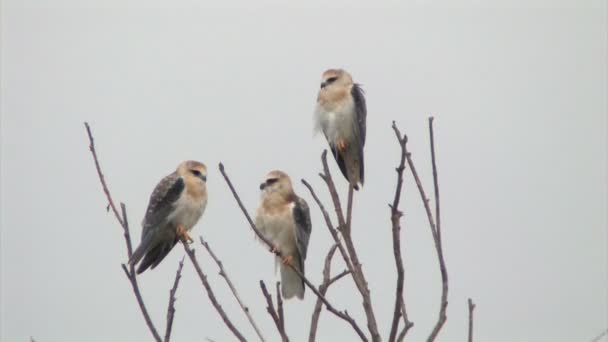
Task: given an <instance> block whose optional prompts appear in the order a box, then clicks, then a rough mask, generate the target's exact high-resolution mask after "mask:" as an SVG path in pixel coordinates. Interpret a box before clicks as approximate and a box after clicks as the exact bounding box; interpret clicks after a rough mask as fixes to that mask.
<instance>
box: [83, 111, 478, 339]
mask: <svg viewBox="0 0 608 342" xmlns="http://www.w3.org/2000/svg"><path fill="white" fill-rule="evenodd" d="M428 124H429V138H430V153H431V163H432V172H433V190H434V191H433V194H434V207H435V208H434V211H433V210H432V209H431V203H430V202H431V200H430V199H429V198H428V197H427V195H426V192H425V189H424V186H423V184H422V182H421V180H420V177H419V175H418V173H417V171H416V167H415V164H414V162H413V159H412V155H411V153H410V152H409V150H408V147H407V144H408V138H407V135H405V134H402V133H401V132H400V130H399V129H398V127H397V125H396V123H395V122H393V125H392V130H393V132H394V133H395V136H396V138H397V142H398V144H399V146H400V150H401V152H400V156H399V157H400V158H399V164H398V166H397V167H396V169H395V170H396V177H397V179H396V185H395V194H394V197H393V199H392V202H391V203H390V204H389V209H390V211H389V218H390V222H391V225H390V228H391V229H390V233H391V236H392V242H393V254H394V260H395V267H396V274H397V281H396V284H395V300H394V306H393V315H392V320H391V325H390V331H389V334H388V336H387V337H388V341H390V342H394V341H403V340H404V339H405V337H406V335H407V333H408V331H409V330H410V329H411V328H412V327H413V326H414V323H413V322H412V321H410V320H409V317H408V314H407V311H406V301H405V293H404V292H405V291H404V288H405V286H404V278H405V277H404V275H405V271H406V270H405V268H404V262H403V255H402V249H403V246H402V236H403V234H402V232H401V231H402V222H401V221H402V216H403V212H402V210H401V209H400V208H399V207H400V201H401V196H402V193H403V183H404V177H405V176H406V170H409V173H410V174H411V175H412V177H413V179H414V181H415V183H416V187H417V189H418V193H419V195H420V198H421V200H422V204H423V206H424V209H425V212H426V216H427V219H428V223H429V227H430V231H431V235H432V237H433V241H434V247H435V252H436V254H437V259H438V264H439V270H440V274H441V300H440V307H439V314H438V317H437V321H436V323H435V324H434V326H433V329H432V331H431V332H430V333H429V336H428V338H427V341H429V342H430V341H434V340H435V339H436V338H437V336H438V334H439V332H440V331H441V329H442V327H443V325H444V324H445V322H446V320H447V306H448V273H447V267H446V263H445V258H444V254H443V241H442V235H441V216H440V208H441V207H440V192H439V180H438V171H437V163H436V151H435V137H434V130H433V118H432V117H430V118H429V120H428ZM85 127H86V132H87V135H88V138H89V149H90V151H91V154H92V156H93V160H94V163H95V168H96V171H97V175H98V178H99V181H100V183H101V185H102V190H103V192H104V194H105V196H106V199H107V201H108V207H107V209H108V210H111V211H112V212H113V214H114V216H115V217H116V220H117V221H118V223H119V225H120V226H121V227H122V230H123V235H124V238H125V242H126V247H127V256H128V257H130V256H131V253H132V245H131V238H130V233H129V224H128V220H127V214H126V206H125V205H124V204H123V203H120V211H119V210H118V207H117V206H116V205H115V202H114V200H113V198H112V195H111V193H110V190H109V188H108V185H107V183H106V181H105V178H104V175H103V173H102V170H101V166H100V163H99V159H98V157H97V153H96V150H95V144H94V140H93V135H92V133H91V129H90V127H89V125H88V124H87V123H85ZM321 165H322V172H321V173H320V174H319V176H320V177H321V179H322V180H323V182H324V183H325V185H326V187H327V191H328V192H329V195H330V198H331V201H332V207H333V212H334V213H335V215H334V217H333V218H332V215H331V214H330V212H329V211H328V210H327V209H326V207H325V205H324V204H323V203H322V202H321V200H320V199H319V197H318V196H317V194H316V192H315V190H314V189H313V187H312V186H311V185H310V183H308V182H307V181H306V180H302V183H303V184H304V186H305V187H306V188H307V189H308V190H309V192H310V195H311V196H312V198H313V199H314V201H315V203H316V204H317V206H318V208H319V210H320V211H321V213H322V216H323V220H324V221H325V225H326V227H327V230H328V232H329V236H330V238H331V239H332V240H333V242H334V244H333V245H332V247H331V248H330V249H329V251H328V252H327V256H326V258H325V263H324V267H323V270H322V272H323V273H322V275H323V281H322V283H321V284H320V285H319V286H316V285H314V284H313V283H312V282H310V281H309V280H308V279H307V278H306V277H305V276H304V274H302V273H301V272H300V271H299V270H298V269H296V268H294V267H293V266H291V268H292V269H293V270H294V271H295V273H296V274H298V275H299V276H300V277H301V278H302V280H303V282H304V284H305V285H306V286H307V287H308V288H309V289H310V290H311V291H312V292H313V293H314V294H315V296H316V297H317V302H316V305H315V307H314V309H313V312H312V314H311V324H310V331H309V337H308V340H309V341H310V342H314V341H315V339H316V336H317V330H318V329H317V328H318V322H319V319H320V317H321V313H322V311H323V307H325V309H326V310H327V311H329V312H330V313H332V314H333V315H334V316H336V317H338V318H339V319H341V320H343V321H344V322H345V323H347V324H348V325H349V326H350V327H351V328H352V329H353V332H354V333H355V334H356V335H357V336H358V337H359V339H361V340H362V341H369V340H371V341H374V342H376V341H381V339H382V338H381V334H380V332H379V330H378V325H377V322H376V314H375V311H374V306H373V304H372V303H373V302H372V294H371V290H370V288H369V285H368V283H367V279H366V276H365V272H364V269H363V267H362V263H361V261H360V259H359V256H358V253H357V248H356V244H355V241H354V240H353V237H352V234H351V232H352V226H353V222H352V208H353V201H354V197H355V196H354V194H355V193H354V191H353V187H352V186H349V188H348V196H347V201H346V212H344V210H343V209H342V204H341V199H340V196H339V194H338V191H337V188H336V185H335V183H334V181H333V179H332V175H331V173H330V171H329V166H328V163H327V151H324V152H323V153H322V155H321ZM219 171H220V173H221V174H222V176H223V177H224V180H225V182H226V184H227V186H228V188H229V190H230V191H231V193H232V195H233V196H234V199H235V201H236V203H237V205H238V207H239V208H240V209H241V211H242V213H243V215H244V216H245V219H246V221H247V222H248V223H249V226H250V228H251V229H252V230H253V231H254V232H255V234H256V235H257V237H258V238H259V239H260V240H261V241H263V242H264V243H265V244H266V245H267V246H268V250H269V251H270V252H271V253H274V254H275V255H276V256H278V257H282V255H281V252H280V251H277V250H274V249H273V248H272V245H271V243H270V241H269V240H268V239H267V238H266V237H265V236H264V235H263V234H262V233H261V232H260V231H259V230H258V228H257V227H256V226H255V223H254V222H253V220H252V219H251V216H250V215H249V213H248V212H247V209H246V207H245V205H244V204H243V202H242V201H241V199H240V197H239V195H238V193H237V190H236V189H235V187H234V185H233V183H232V181H231V180H230V178H229V176H228V174H227V172H226V169H225V167H224V165H223V164H222V163H220V164H219ZM334 222H336V223H334ZM200 243H201V245H202V246H203V247H204V248H205V249H206V250H207V252H208V253H209V255H210V256H211V257H212V259H213V260H214V261H215V263H216V264H217V266H218V268H219V274H220V275H221V276H222V277H223V278H224V280H225V281H226V284H227V285H228V287H229V288H230V291H231V293H232V295H233V296H234V298H235V299H236V301H237V302H238V304H239V306H240V308H241V310H242V311H243V312H244V313H245V315H246V316H247V319H248V321H249V323H250V324H251V326H252V327H253V328H254V330H255V333H256V335H257V337H258V338H259V340H260V341H265V339H264V336H263V334H262V332H261V330H260V329H259V327H258V325H257V324H256V322H255V320H254V317H253V316H252V315H251V312H250V310H249V308H248V307H247V306H246V305H245V304H244V302H243V300H242V298H241V296H240V295H239V294H238V292H237V290H236V286H235V285H234V283H233V282H232V280H231V279H230V277H229V275H228V273H227V271H226V269H225V268H224V266H223V264H222V262H221V260H220V258H219V257H218V256H217V255H216V254H215V253H214V252H213V250H212V249H211V246H210V245H209V243H208V242H207V241H205V240H203V239H202V237H201V238H200ZM183 247H184V250H185V252H186V254H187V255H188V259H189V260H190V262H191V263H192V265H193V267H194V268H195V270H196V273H197V275H198V276H199V279H200V280H201V284H202V285H203V288H204V290H205V292H206V293H207V296H208V297H209V300H210V302H211V303H212V305H213V307H214V308H215V310H216V311H217V313H218V315H219V316H220V317H221V319H222V321H223V322H224V324H225V325H226V327H227V328H228V330H229V331H230V332H231V333H232V335H233V336H234V337H235V338H236V339H237V340H239V341H246V340H247V339H246V338H245V337H244V335H243V334H242V333H241V331H240V330H239V329H238V328H237V327H236V326H235V325H234V324H233V323H232V320H231V319H230V316H229V315H228V313H227V312H226V311H225V310H224V309H223V308H222V305H221V304H220V299H219V298H217V297H216V296H215V293H214V291H213V288H212V286H211V284H210V283H209V281H208V279H207V276H206V274H205V273H204V272H203V269H202V268H201V265H200V264H199V262H198V261H197V258H196V254H195V250H194V249H193V248H192V247H191V246H189V245H188V244H187V243H183ZM336 254H340V257H341V258H342V260H343V261H344V264H345V265H346V269H345V270H343V271H341V272H339V273H337V274H335V275H333V276H332V275H331V262H332V260H333V257H334V255H336ZM182 267H183V259H182V261H181V262H180V263H179V266H178V269H177V271H176V275H175V280H174V283H173V287H172V288H171V290H170V291H169V305H168V309H167V323H166V329H165V336H164V341H169V339H170V337H171V329H172V326H173V320H174V317H175V311H176V310H175V302H176V293H177V289H178V286H179V281H180V278H181V270H182ZM122 269H123V271H124V273H125V275H126V276H127V279H128V280H129V282H130V283H131V286H132V288H133V293H134V295H135V298H136V300H137V303H138V305H139V307H140V311H141V312H142V315H143V317H144V321H145V322H146V325H147V326H148V329H149V330H150V333H151V334H152V336H153V337H154V339H155V340H156V341H163V339H161V337H160V335H159V334H158V332H157V330H156V327H155V326H154V324H153V322H152V319H151V318H150V315H149V313H148V311H147V309H146V305H145V303H144V301H143V299H142V296H141V293H140V290H139V284H138V283H137V277H136V274H135V271H134V266H133V265H126V264H123V265H122ZM347 276H350V277H348V278H350V279H352V281H353V283H354V285H355V287H356V289H357V292H358V293H359V296H360V297H361V301H362V302H361V303H362V310H363V312H364V313H365V318H366V323H367V333H365V332H364V331H363V330H362V329H361V328H360V326H359V324H358V323H357V322H356V321H355V319H354V318H353V317H351V316H350V315H349V313H348V312H347V311H345V310H339V309H337V308H336V307H335V306H334V305H333V304H332V303H331V301H330V300H329V299H328V297H327V293H328V289H329V287H330V286H331V285H332V284H334V283H335V282H336V281H338V280H340V279H342V278H345V277H347ZM260 288H261V290H262V294H263V296H264V298H265V300H266V303H267V307H266V311H267V312H268V313H269V315H270V317H271V319H272V320H273V322H274V323H275V327H276V329H277V332H278V334H279V336H280V337H281V340H282V341H284V342H286V341H289V337H288V334H287V332H286V329H285V316H284V312H283V300H282V298H281V296H280V291H279V283H277V284H276V308H275V304H274V301H273V298H272V295H271V293H270V292H269V291H268V288H267V287H266V284H265V283H264V282H263V281H261V280H260ZM468 303H469V335H468V340H469V341H472V329H473V310H474V308H475V304H473V302H472V300H471V299H469V301H468ZM400 326H401V327H400Z"/></svg>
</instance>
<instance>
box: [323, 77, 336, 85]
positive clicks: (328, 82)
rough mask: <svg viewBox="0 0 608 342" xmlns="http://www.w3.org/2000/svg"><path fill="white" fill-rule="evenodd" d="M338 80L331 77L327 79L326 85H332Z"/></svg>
mask: <svg viewBox="0 0 608 342" xmlns="http://www.w3.org/2000/svg"><path fill="white" fill-rule="evenodd" d="M337 79H338V78H337V77H330V78H328V79H327V81H325V83H327V84H331V83H334V82H336V80H337Z"/></svg>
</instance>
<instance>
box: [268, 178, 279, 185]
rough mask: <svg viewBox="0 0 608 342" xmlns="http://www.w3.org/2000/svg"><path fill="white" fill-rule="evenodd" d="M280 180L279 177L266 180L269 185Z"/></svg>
mask: <svg viewBox="0 0 608 342" xmlns="http://www.w3.org/2000/svg"><path fill="white" fill-rule="evenodd" d="M278 180H279V179H278V178H269V179H267V180H266V184H267V185H270V184H274V183H276V182H277V181H278Z"/></svg>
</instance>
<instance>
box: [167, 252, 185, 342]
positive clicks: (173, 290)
mask: <svg viewBox="0 0 608 342" xmlns="http://www.w3.org/2000/svg"><path fill="white" fill-rule="evenodd" d="M182 268H184V258H183V257H182V260H180V262H179V266H178V267H177V272H175V281H174V282H173V287H172V288H171V291H169V307H168V308H167V327H166V328H165V342H169V340H171V330H172V328H173V318H174V317H175V293H177V287H178V286H179V280H180V279H181V277H182Z"/></svg>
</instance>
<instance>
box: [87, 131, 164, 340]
mask: <svg viewBox="0 0 608 342" xmlns="http://www.w3.org/2000/svg"><path fill="white" fill-rule="evenodd" d="M84 126H85V128H86V131H87V135H88V137H89V150H90V151H91V155H93V161H94V162H95V169H96V170H97V176H98V177H99V182H100V183H101V187H102V189H103V192H104V194H105V195H106V199H107V200H108V208H110V209H112V212H113V213H114V216H115V217H116V220H117V221H118V223H119V224H120V226H121V227H122V229H123V233H124V237H125V243H126V245H127V256H128V258H129V259H131V255H132V253H133V248H132V245H131V236H130V234H129V221H128V220H127V209H126V206H125V205H124V204H123V203H121V204H120V207H121V210H122V215H121V214H119V213H118V209H117V208H116V205H115V204H114V200H113V199H112V194H111V193H110V190H109V188H108V184H107V183H106V180H105V177H104V176H103V172H101V165H100V163H99V159H98V158H97V151H96V150H95V140H94V139H93V133H91V127H89V124H88V123H86V122H85V123H84ZM122 270H123V271H124V272H125V275H126V276H127V279H129V282H130V283H131V287H132V288H133V293H134V294H135V299H136V300H137V304H139V309H140V310H141V313H142V315H143V316H144V320H145V321H146V325H147V326H148V329H149V330H150V333H151V334H152V337H154V340H155V341H157V342H161V341H162V339H161V338H160V335H159V334H158V331H157V330H156V327H155V326H154V323H152V319H151V318H150V314H149V313H148V309H146V305H145V303H144V300H143V298H142V296H141V292H140V291H139V285H138V284H137V278H136V275H135V266H134V265H132V264H130V265H129V268H127V265H125V264H122Z"/></svg>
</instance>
